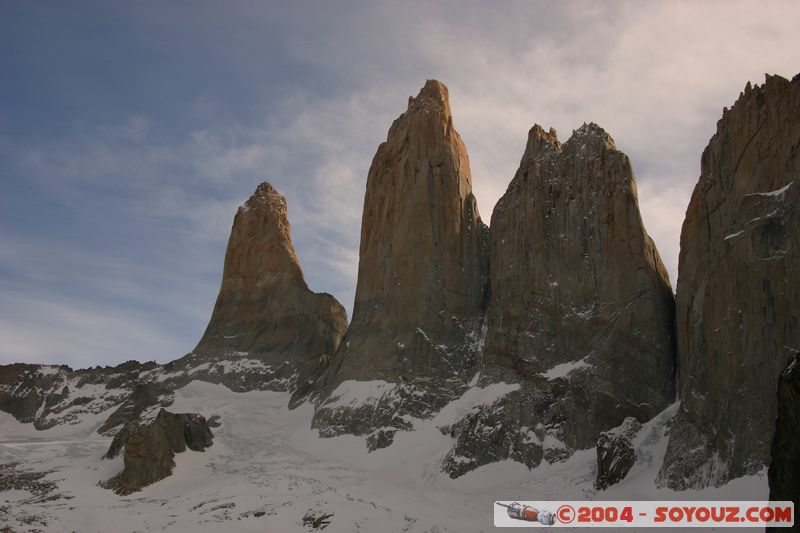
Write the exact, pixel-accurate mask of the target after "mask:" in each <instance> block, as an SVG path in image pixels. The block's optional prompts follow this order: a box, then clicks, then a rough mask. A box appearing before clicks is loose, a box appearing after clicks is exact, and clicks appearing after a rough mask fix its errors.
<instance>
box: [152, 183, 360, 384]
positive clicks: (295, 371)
mask: <svg viewBox="0 0 800 533" xmlns="http://www.w3.org/2000/svg"><path fill="white" fill-rule="evenodd" d="M346 328H347V314H346V311H345V310H344V307H342V305H341V304H339V302H337V301H336V299H335V298H334V297H333V296H331V295H330V294H324V293H323V294H316V293H314V292H312V291H310V290H309V288H308V286H307V285H306V282H305V279H304V278H303V273H302V271H301V270H300V265H299V262H298V260H297V255H296V253H295V250H294V246H293V245H292V242H291V236H290V228H289V221H288V218H287V208H286V199H285V198H284V197H283V196H281V195H280V194H278V192H277V191H276V190H275V188H274V187H272V185H270V184H269V183H262V184H261V185H259V186H258V188H257V189H256V191H255V193H253V195H252V196H251V197H250V199H249V200H247V202H245V204H244V205H243V206H241V207H240V208H239V210H238V212H237V213H236V218H235V219H234V221H233V229H232V230H231V236H230V239H229V241H228V249H227V251H226V252H225V266H224V270H223V273H222V286H221V288H220V291H219V296H218V297H217V302H216V304H215V306H214V311H213V313H212V315H211V320H210V321H209V323H208V327H207V328H206V331H205V333H204V334H203V337H202V339H201V340H200V342H199V343H198V345H197V347H196V348H195V349H194V351H193V353H192V354H190V355H188V356H187V357H185V358H182V359H179V360H177V361H175V362H173V363H171V364H170V365H167V367H166V368H165V370H166V371H167V372H179V371H180V370H182V369H184V368H186V367H191V368H192V369H193V374H194V375H195V377H202V379H205V380H209V381H220V382H222V383H224V384H225V385H227V386H228V387H230V388H231V389H233V390H252V389H254V388H259V389H272V390H294V389H296V388H297V387H304V386H307V385H308V384H309V382H313V381H314V380H315V379H316V377H317V375H318V374H319V372H320V371H321V370H322V368H323V367H324V365H325V362H326V361H327V360H328V359H329V358H330V356H331V355H332V354H333V353H334V352H335V351H336V349H337V347H338V345H339V340H340V338H341V336H342V334H343V333H344V331H345V329H346Z"/></svg>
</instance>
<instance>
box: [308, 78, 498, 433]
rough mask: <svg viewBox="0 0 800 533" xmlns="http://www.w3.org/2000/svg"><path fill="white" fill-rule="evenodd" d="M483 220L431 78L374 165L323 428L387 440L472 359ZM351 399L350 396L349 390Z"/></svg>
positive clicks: (425, 409)
mask: <svg viewBox="0 0 800 533" xmlns="http://www.w3.org/2000/svg"><path fill="white" fill-rule="evenodd" d="M486 267H487V255H486V227H485V226H484V224H483V223H482V222H481V219H480V216H479V214H478V209H477V205H476V201H475V197H474V196H473V194H472V183H471V176H470V169H469V159H468V158H467V152H466V149H465V147H464V143H463V142H462V141H461V137H460V136H459V135H458V133H457V132H456V130H455V128H454V127H453V118H452V115H451V112H450V104H449V101H448V91H447V88H446V87H445V86H444V84H442V83H440V82H438V81H435V80H429V81H428V82H427V83H426V84H425V86H424V87H423V88H422V90H421V91H420V92H419V95H417V97H416V98H410V99H409V103H408V109H407V110H406V112H405V113H403V114H402V115H401V116H400V117H399V118H398V119H397V120H395V121H394V123H393V124H392V126H391V128H390V130H389V134H388V137H387V140H386V142H385V143H383V144H381V145H380V147H379V148H378V151H377V153H376V154H375V157H374V159H373V161H372V166H371V167H370V170H369V175H368V177H367V190H366V195H365V198H364V214H363V218H362V225H361V248H360V255H359V270H358V283H357V287H356V298H355V306H354V310H353V320H352V322H351V324H350V327H349V329H348V330H347V334H346V336H345V338H344V339H343V341H342V346H341V348H340V349H339V351H338V352H337V354H336V357H335V358H334V361H333V363H332V368H331V370H330V371H329V372H327V374H326V377H325V380H324V383H323V385H322V395H321V397H322V402H321V404H320V405H319V408H318V410H317V413H316V416H315V418H314V425H315V427H318V428H319V429H320V434H321V435H324V436H330V435H334V434H338V433H341V432H348V433H355V434H367V433H369V432H370V431H372V430H373V429H376V428H382V427H383V428H388V430H387V429H384V430H383V431H384V433H383V434H382V435H381V436H379V437H376V439H373V440H377V441H379V442H381V443H384V444H386V443H388V442H391V439H390V438H387V433H386V432H387V431H389V432H391V431H392V430H393V429H397V428H400V429H402V428H405V427H407V426H408V424H409V423H408V421H406V420H404V418H403V417H404V416H405V415H411V416H414V417H419V416H421V417H425V416H429V415H430V414H431V413H432V412H435V411H436V410H438V408H440V407H441V406H442V405H443V402H445V401H447V399H448V398H451V397H453V395H455V394H457V393H458V391H459V390H461V389H462V388H463V387H464V384H465V378H466V379H469V377H470V376H467V374H468V369H469V368H471V367H472V366H473V365H474V364H475V357H476V353H477V351H478V348H479V347H478V345H477V344H478V343H477V340H478V334H479V322H480V319H481V317H482V314H483V308H484V302H485V290H486ZM345 399H346V400H345Z"/></svg>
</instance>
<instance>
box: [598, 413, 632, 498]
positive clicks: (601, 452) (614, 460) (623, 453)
mask: <svg viewBox="0 0 800 533" xmlns="http://www.w3.org/2000/svg"><path fill="white" fill-rule="evenodd" d="M640 429H642V425H641V424H640V423H639V421H638V420H636V419H635V418H631V417H628V418H626V419H625V421H624V422H623V423H622V425H621V426H619V427H618V428H614V429H611V430H609V431H604V432H602V433H601V434H600V438H598V439H597V448H596V450H597V480H595V483H594V486H595V487H596V488H598V489H600V490H603V489H606V488H608V487H610V486H611V485H615V484H617V483H619V482H620V481H622V480H623V479H625V476H627V475H628V472H630V470H631V468H632V467H633V465H634V463H636V450H635V449H634V447H633V442H632V440H633V437H634V436H635V435H636V433H638V432H639V430H640Z"/></svg>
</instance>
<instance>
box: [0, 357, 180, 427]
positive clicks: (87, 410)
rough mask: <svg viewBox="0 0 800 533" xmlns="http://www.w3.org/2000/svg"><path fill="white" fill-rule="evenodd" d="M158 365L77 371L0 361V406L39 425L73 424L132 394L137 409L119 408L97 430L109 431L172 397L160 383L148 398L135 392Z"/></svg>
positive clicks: (127, 364) (133, 364)
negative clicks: (156, 390) (160, 386)
mask: <svg viewBox="0 0 800 533" xmlns="http://www.w3.org/2000/svg"><path fill="white" fill-rule="evenodd" d="M158 368H159V367H158V365H157V364H156V363H154V362H148V363H139V362H137V361H127V362H125V363H122V364H120V365H117V366H115V367H108V366H106V367H100V366H97V367H94V368H85V369H80V370H73V369H71V368H70V367H68V366H63V365H62V366H55V365H28V364H12V365H0V410H2V411H5V412H7V413H10V414H12V415H13V416H14V417H15V418H16V419H17V420H19V421H20V422H26V423H28V422H30V423H33V425H34V427H35V428H36V429H41V430H44V429H48V428H51V427H53V426H56V425H59V424H76V423H78V422H80V421H81V420H83V419H84V418H85V417H86V416H88V415H97V414H100V413H102V412H104V411H107V410H109V409H111V408H113V407H114V406H115V405H120V404H124V403H126V402H129V401H132V398H136V400H135V402H136V403H137V404H138V406H139V410H138V411H137V412H136V414H135V415H134V414H133V411H134V409H133V408H132V407H131V409H130V411H128V410H125V409H122V408H120V409H118V412H116V413H115V414H114V415H112V417H111V419H109V421H108V422H106V423H105V424H103V425H102V426H101V427H100V429H99V430H98V431H100V432H101V433H102V434H104V435H113V434H114V433H115V431H116V430H117V429H118V428H119V427H121V426H122V425H123V424H124V423H125V422H126V421H127V420H130V419H132V418H135V416H138V414H139V413H140V412H142V410H143V409H144V408H146V407H152V406H154V405H158V404H160V405H169V404H170V403H171V402H172V397H171V392H170V391H166V390H162V389H161V388H159V390H158V392H157V393H155V394H152V395H150V396H147V397H141V396H137V394H136V393H135V391H136V390H137V387H138V386H139V382H140V380H142V379H152V378H151V377H150V376H151V375H152V372H153V371H155V370H156V369H158ZM147 402H150V403H147ZM145 403H147V405H145Z"/></svg>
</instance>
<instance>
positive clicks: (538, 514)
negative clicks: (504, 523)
mask: <svg viewBox="0 0 800 533" xmlns="http://www.w3.org/2000/svg"><path fill="white" fill-rule="evenodd" d="M495 503H496V504H497V505H499V506H500V507H505V508H506V512H507V513H508V516H510V517H511V518H513V519H515V520H524V521H526V522H539V523H540V524H542V525H545V526H552V525H553V524H555V523H556V517H555V515H554V514H553V513H551V512H550V511H544V510H542V511H540V510H539V509H535V508H533V507H531V506H529V505H522V504H519V503H517V502H513V503H511V504H505V503H500V502H495Z"/></svg>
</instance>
